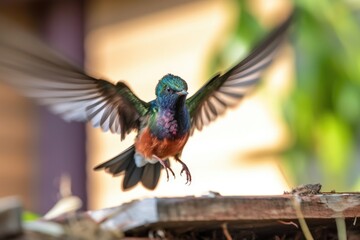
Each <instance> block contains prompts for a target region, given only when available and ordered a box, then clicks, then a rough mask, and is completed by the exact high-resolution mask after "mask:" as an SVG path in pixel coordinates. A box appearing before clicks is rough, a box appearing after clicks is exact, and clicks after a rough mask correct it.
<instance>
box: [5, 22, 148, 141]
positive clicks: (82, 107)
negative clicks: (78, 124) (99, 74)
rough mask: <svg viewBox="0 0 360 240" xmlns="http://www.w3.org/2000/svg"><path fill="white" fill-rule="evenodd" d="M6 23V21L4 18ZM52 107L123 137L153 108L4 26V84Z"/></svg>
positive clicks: (67, 117)
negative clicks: (149, 108)
mask: <svg viewBox="0 0 360 240" xmlns="http://www.w3.org/2000/svg"><path fill="white" fill-rule="evenodd" d="M1 20H2V19H1ZM1 81H3V82H6V83H8V84H10V85H12V86H15V87H16V88H19V89H20V90H21V91H22V93H23V94H24V95H26V96H28V97H31V98H34V99H36V100H38V102H39V103H41V104H44V105H47V106H48V107H49V108H50V109H51V110H52V111H53V112H54V113H56V114H59V115H60V116H62V117H63V118H64V119H65V120H69V121H70V120H76V121H90V122H91V123H92V124H93V126H94V127H101V128H102V130H103V131H108V130H110V131H111V132H113V133H119V134H121V139H124V138H125V136H126V134H127V133H129V132H130V131H131V130H134V129H136V128H138V126H139V118H140V116H142V115H144V114H145V113H146V112H147V110H148V107H149V104H148V103H146V102H144V101H142V100H141V99H139V98H138V97H137V96H136V95H135V94H134V93H133V92H132V91H131V90H130V89H129V87H128V86H127V85H126V84H125V83H123V82H118V83H117V84H115V85H114V84H112V83H110V82H108V81H105V80H98V79H95V78H93V77H91V76H89V75H87V74H85V73H84V72H83V70H82V69H81V68H78V67H76V66H75V65H73V64H71V63H70V62H69V61H68V60H66V59H65V58H63V57H61V56H60V55H58V54H57V53H56V52H54V51H53V50H52V49H51V48H49V47H47V46H46V45H45V44H44V43H42V42H41V41H39V40H38V39H37V38H35V37H33V36H32V35H31V34H28V33H26V32H24V31H21V30H20V29H19V28H17V27H16V26H15V27H14V26H12V25H11V23H7V22H6V21H0V82H1Z"/></svg>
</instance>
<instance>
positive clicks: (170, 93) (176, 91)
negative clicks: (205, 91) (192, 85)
mask: <svg viewBox="0 0 360 240" xmlns="http://www.w3.org/2000/svg"><path fill="white" fill-rule="evenodd" d="M187 90H188V87H187V83H186V82H185V81H184V80H183V79H181V78H180V77H178V76H174V75H172V74H167V75H165V76H164V77H163V78H162V79H160V81H159V83H158V84H157V86H156V90H155V93H156V97H157V99H158V103H159V104H160V105H161V106H162V107H171V106H175V105H176V103H178V102H179V101H180V100H182V101H183V102H185V99H186V95H187V94H188V92H187Z"/></svg>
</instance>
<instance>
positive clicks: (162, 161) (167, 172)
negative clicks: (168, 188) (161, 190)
mask: <svg viewBox="0 0 360 240" xmlns="http://www.w3.org/2000/svg"><path fill="white" fill-rule="evenodd" d="M154 156H155V155H154ZM156 158H157V160H158V161H159V162H160V164H161V166H163V168H164V169H165V171H166V179H167V181H169V170H170V172H171V174H172V175H173V177H174V179H175V178H176V177H175V173H174V171H173V170H172V169H171V167H170V165H169V162H168V161H164V160H162V159H160V158H159V157H157V156H156Z"/></svg>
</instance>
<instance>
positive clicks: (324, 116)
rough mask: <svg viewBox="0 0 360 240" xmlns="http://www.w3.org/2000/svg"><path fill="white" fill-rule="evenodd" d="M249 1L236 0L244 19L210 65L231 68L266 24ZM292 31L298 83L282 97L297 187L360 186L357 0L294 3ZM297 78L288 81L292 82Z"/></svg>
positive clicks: (287, 162)
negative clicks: (314, 185) (318, 185)
mask: <svg viewBox="0 0 360 240" xmlns="http://www.w3.org/2000/svg"><path fill="white" fill-rule="evenodd" d="M249 1H250V0H248V1H246V0H234V2H235V3H236V5H237V6H238V11H239V14H238V16H239V18H238V19H237V21H236V27H235V28H234V31H233V34H232V36H231V37H230V40H229V42H228V44H227V46H226V47H225V51H224V49H222V50H220V51H219V53H218V54H217V56H216V57H215V60H214V63H213V66H215V67H219V66H229V65H231V64H229V62H235V61H236V59H234V58H233V56H232V55H233V53H234V52H236V53H237V55H238V54H239V49H240V50H242V51H243V52H248V51H249V50H250V47H251V46H254V43H256V42H257V41H258V40H259V39H260V38H261V36H264V35H265V33H266V32H269V30H265V29H263V28H262V27H261V26H260V24H259V23H258V21H257V18H256V16H254V14H253V13H252V11H251V8H250V7H249ZM293 4H294V8H295V9H296V18H295V21H294V23H293V27H292V29H291V31H290V41H291V44H292V46H293V48H294V51H295V58H296V59H295V62H296V66H295V69H296V72H295V77H296V79H295V86H294V89H293V90H292V92H291V93H289V97H288V98H287V99H286V100H285V101H284V102H283V113H284V118H285V121H286V123H287V125H288V129H289V131H290V134H291V136H292V140H291V141H292V142H291V144H289V148H288V149H287V150H286V151H285V154H284V156H285V157H284V161H283V162H282V163H283V167H284V168H285V169H286V173H287V175H288V176H287V177H289V178H290V179H292V181H293V182H294V184H300V183H311V182H320V183H322V185H323V186H324V190H332V189H336V190H338V191H350V190H359V188H360V177H359V174H358V172H359V169H360V152H359V150H358V149H357V146H359V143H360V44H359V43H360V42H359V41H360V17H359V16H360V1H340V0H338V1H336V0H335V1H330V0H323V1H311V0H297V1H294V2H293ZM291 80H292V79H289V81H291Z"/></svg>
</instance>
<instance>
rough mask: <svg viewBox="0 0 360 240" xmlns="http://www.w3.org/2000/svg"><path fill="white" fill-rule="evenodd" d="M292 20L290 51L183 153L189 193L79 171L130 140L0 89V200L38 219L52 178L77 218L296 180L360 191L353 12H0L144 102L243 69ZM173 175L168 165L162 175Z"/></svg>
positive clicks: (30, 5)
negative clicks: (173, 85) (134, 203)
mask: <svg viewBox="0 0 360 240" xmlns="http://www.w3.org/2000/svg"><path fill="white" fill-rule="evenodd" d="M294 8H296V9H297V16H296V21H295V22H294V24H293V26H292V28H291V30H290V34H289V40H288V41H287V42H286V43H285V44H284V46H283V48H282V49H281V51H280V52H279V55H278V57H277V59H276V61H275V62H274V63H273V64H272V65H271V67H270V68H269V69H268V70H267V71H266V74H265V75H264V77H263V82H262V84H261V86H259V88H258V89H257V91H256V92H254V93H253V94H252V95H251V96H249V97H247V98H246V99H245V100H244V101H243V102H242V103H241V104H240V105H239V107H237V108H235V109H232V110H230V111H228V112H227V113H226V114H225V115H224V116H222V117H220V118H219V119H218V120H217V121H216V122H214V123H212V124H211V125H210V126H208V127H206V128H205V129H204V130H203V131H202V132H201V133H200V132H195V134H194V136H193V137H192V138H190V140H189V142H188V144H187V145H186V147H185V149H184V152H183V160H184V161H185V162H186V163H187V165H188V166H189V168H190V170H191V172H192V175H193V182H192V184H191V185H190V186H187V185H185V181H186V180H185V178H184V177H180V176H179V175H178V174H177V178H176V179H172V178H170V181H169V182H167V181H166V177H165V176H164V175H165V174H162V176H161V179H160V182H159V185H158V187H157V189H156V190H155V191H153V192H151V191H148V190H145V189H144V188H143V187H142V186H140V185H139V186H137V187H135V188H134V189H132V190H130V191H127V192H122V191H121V187H120V185H121V181H122V179H121V177H118V178H113V177H112V176H110V175H108V174H106V173H104V172H93V171H92V168H93V167H94V166H95V165H96V164H98V163H100V162H103V161H105V160H107V159H109V158H111V157H113V156H115V155H117V154H118V153H119V152H121V151H122V150H124V149H125V148H127V147H128V146H129V145H131V144H132V142H133V140H134V137H135V134H130V135H129V136H128V137H127V139H126V140H125V141H123V142H120V136H118V135H111V134H110V133H103V132H101V130H99V129H94V128H92V127H91V126H90V125H88V124H83V123H66V122H64V121H63V120H62V119H60V118H58V117H57V116H54V115H52V114H51V113H49V112H48V111H47V110H46V109H44V108H42V107H39V106H38V105H36V103H34V102H32V101H29V100H28V99H25V98H24V97H22V96H21V95H20V94H19V93H17V92H16V90H14V89H11V88H9V87H8V86H6V85H4V84H0V123H1V124H0V196H7V195H20V196H21V197H22V199H23V200H24V204H25V208H27V209H29V210H32V211H35V212H38V213H40V214H42V213H45V212H46V211H48V210H49V209H50V208H51V207H52V206H53V205H54V204H55V203H56V202H57V201H58V200H59V198H60V190H59V186H60V182H61V178H62V176H68V177H69V178H70V179H71V190H72V193H73V194H74V195H76V196H79V197H80V198H81V199H82V201H83V208H84V209H98V208H103V207H109V206H115V205H119V204H121V203H123V202H126V201H129V200H131V199H135V198H144V197H152V196H156V197H161V196H186V195H195V196H200V195H203V194H206V193H207V192H208V191H216V192H219V193H221V194H222V195H248V194H250V195H258V194H262V195H264V194H282V193H283V191H284V190H289V188H291V187H294V186H296V185H298V184H304V183H321V184H322V185H323V190H324V191H331V190H337V191H359V189H360V176H359V174H358V172H359V169H360V151H359V147H358V146H359V141H360V128H359V127H360V121H359V119H360V45H359V39H360V30H359V29H360V25H359V23H360V1H356V0H343V1H329V0H328V1H308V0H298V1H289V0H226V1H224V0H192V1H190V0H168V1H160V0H153V1H152V2H151V4H149V3H148V1H145V0H136V1H117V0H108V1H102V0H82V1H75V0H51V1H49V0H47V1H45V0H11V1H4V0H3V1H0V13H1V14H2V15H5V16H7V17H8V18H11V19H12V20H13V21H15V22H17V24H19V25H21V27H23V28H25V29H26V30H27V31H31V32H32V33H33V34H34V35H37V36H38V37H39V38H41V39H43V40H44V42H46V43H47V44H48V45H50V46H51V47H53V48H54V49H55V50H56V51H58V52H60V53H61V54H62V55H64V56H66V57H68V58H69V59H71V61H73V62H75V63H77V64H78V65H80V66H84V68H85V69H86V71H87V72H88V73H90V74H93V75H94V76H96V77H99V78H104V79H108V80H111V81H118V80H123V81H126V82H127V83H128V84H129V85H130V86H131V88H132V89H133V90H134V91H135V93H136V94H137V95H138V96H141V97H142V98H143V99H144V100H147V101H149V100H152V99H153V98H154V96H155V93H154V89H155V85H156V83H157V81H158V80H159V79H160V78H161V77H162V76H163V75H165V74H167V73H173V74H175V75H179V76H181V77H182V78H183V79H185V80H186V81H187V82H188V84H189V92H190V95H191V94H193V93H194V92H195V91H196V90H197V89H198V88H199V87H200V86H201V85H202V84H204V83H205V82H206V81H207V80H208V79H209V78H210V77H211V76H213V75H214V74H215V73H217V72H218V71H225V70H226V69H228V68H230V67H231V66H233V65H234V64H235V63H236V62H237V61H239V60H240V59H242V58H243V57H244V56H245V55H246V54H247V53H248V52H249V51H250V50H251V48H252V47H253V46H254V45H255V44H256V43H257V42H258V41H259V40H260V39H261V38H262V37H264V36H265V35H266V34H267V33H268V32H269V31H271V29H273V28H274V27H276V26H277V25H278V24H280V23H281V22H282V21H283V20H285V19H286V18H287V16H288V15H289V14H290V13H291V12H292V9H294ZM173 166H174V170H175V172H176V173H179V172H180V169H181V168H180V167H181V166H180V165H179V164H175V163H174V164H173Z"/></svg>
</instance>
